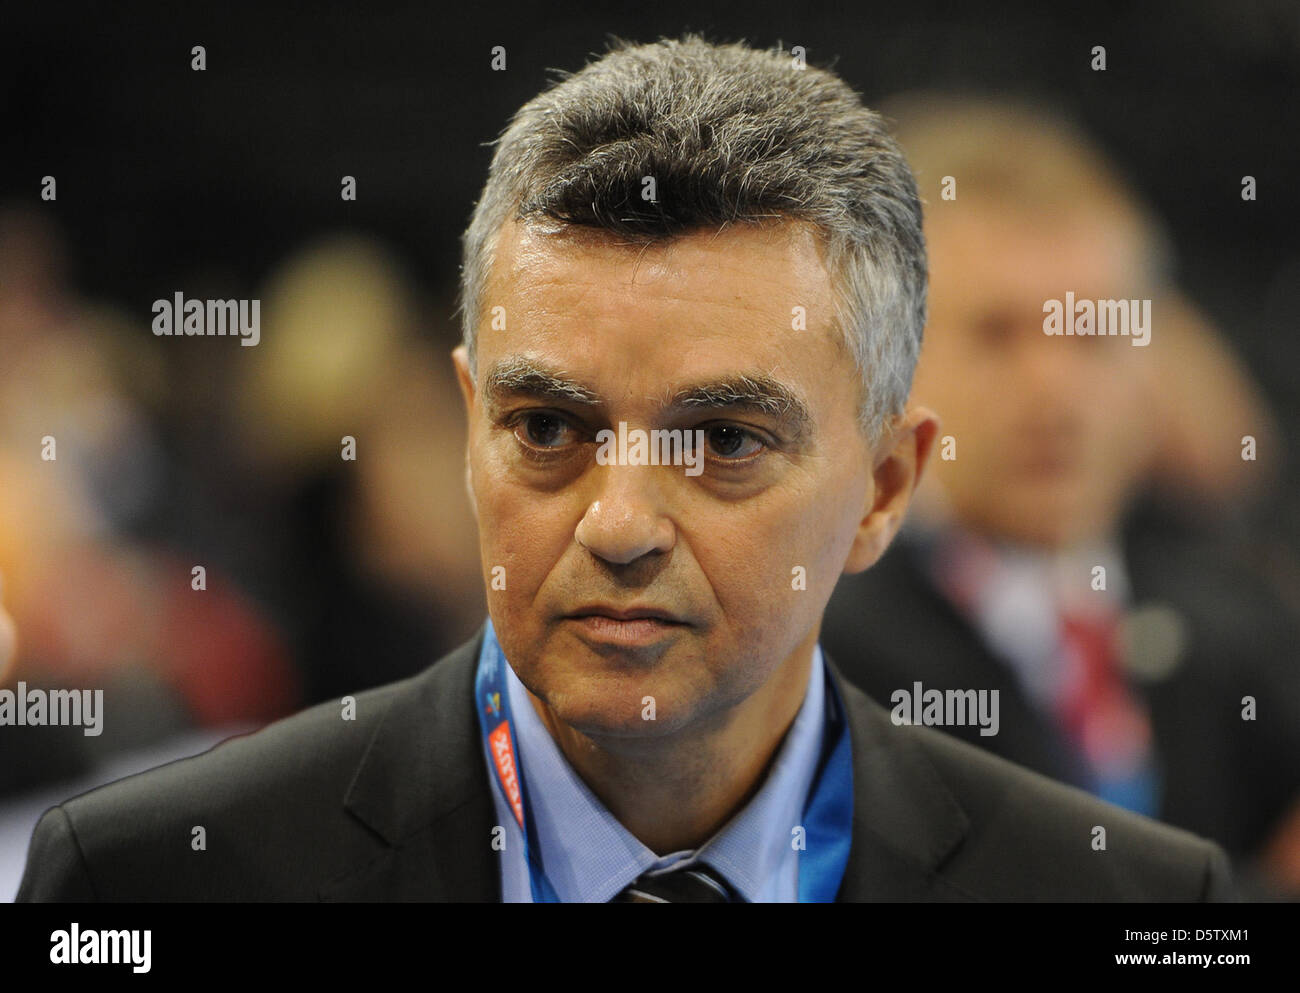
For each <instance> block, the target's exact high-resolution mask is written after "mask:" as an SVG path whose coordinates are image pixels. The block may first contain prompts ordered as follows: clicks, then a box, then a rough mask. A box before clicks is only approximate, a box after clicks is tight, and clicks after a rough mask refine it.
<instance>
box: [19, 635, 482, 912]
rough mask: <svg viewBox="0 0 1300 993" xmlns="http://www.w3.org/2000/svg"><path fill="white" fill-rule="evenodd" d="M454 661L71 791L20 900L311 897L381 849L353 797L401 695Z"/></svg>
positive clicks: (422, 690) (415, 693) (37, 839)
mask: <svg viewBox="0 0 1300 993" xmlns="http://www.w3.org/2000/svg"><path fill="white" fill-rule="evenodd" d="M458 654H459V653H458ZM446 661H448V660H444V661H440V662H438V663H435V664H434V665H433V666H431V667H430V668H429V669H426V670H425V671H424V672H422V673H420V674H419V675H416V676H414V677H411V678H409V679H405V680H402V681H401V682H397V683H391V684H389V685H386V686H382V687H378V688H375V689H371V690H366V691H364V692H361V693H357V694H355V695H354V696H353V697H352V701H353V703H352V706H351V707H349V708H347V711H348V712H346V713H345V706H344V702H343V700H335V701H329V702H326V703H321V704H318V705H316V706H314V707H311V708H309V709H307V710H304V711H301V712H299V713H297V714H294V715H291V716H289V717H287V718H284V719H282V720H280V721H277V722H275V723H274V724H271V725H268V726H267V727H265V728H262V729H261V730H258V731H256V732H253V733H251V734H246V735H240V736H237V737H234V738H230V739H227V740H226V741H223V742H221V743H220V744H218V745H216V746H215V747H213V748H212V749H210V750H209V751H207V752H204V753H202V754H201V755H196V756H193V757H190V758H184V759H179V760H176V761H174V762H169V763H167V764H166V765H162V766H159V767H157V768H155V769H151V770H148V771H146V772H142V773H138V774H136V775H133V776H129V777H127V778H125V779H121V780H118V781H116V782H113V783H109V784H107V785H105V786H101V787H99V788H97V789H94V790H91V791H89V792H87V793H83V794H81V795H80V796H76V797H73V798H72V799H70V800H66V801H64V802H63V803H61V804H59V805H58V806H56V807H54V808H52V809H50V810H49V811H47V812H46V813H45V815H44V816H43V817H42V818H41V820H40V822H39V823H38V824H37V826H36V830H35V832H34V834H33V836H32V842H31V847H30V849H29V851H28V857H27V865H26V871H25V873H24V876H23V882H22V885H21V887H20V889H19V893H18V900H19V901H43V900H53V901H68V900H113V901H129V900H199V901H207V900H314V899H316V898H317V894H318V890H319V887H320V886H321V885H322V884H323V883H325V882H327V881H328V880H330V879H332V878H333V877H335V876H337V875H339V874H340V873H343V872H346V871H348V870H349V869H350V868H353V867H354V866H355V865H356V864H357V863H358V862H359V861H364V860H366V859H368V858H373V857H374V856H375V854H376V852H377V851H379V850H380V847H381V844H382V842H381V841H380V839H378V838H377V837H376V836H375V834H374V833H373V832H372V831H371V830H370V829H369V828H367V827H366V826H365V825H364V824H363V823H362V822H361V821H360V820H358V819H357V818H355V817H353V816H352V815H351V814H350V813H349V812H348V810H347V809H346V808H345V806H344V798H345V796H346V794H347V791H348V788H349V785H350V784H351V781H352V778H353V776H354V775H355V774H356V771H357V769H358V767H359V766H360V765H361V764H362V762H363V760H364V758H365V756H366V753H367V750H368V748H369V747H370V746H371V743H372V741H373V740H374V739H375V737H376V734H377V732H378V730H379V729H380V727H381V725H382V724H383V722H384V719H385V717H386V715H388V713H389V712H390V710H392V709H393V707H394V704H397V703H401V702H403V701H408V702H410V701H412V700H413V699H415V698H420V697H422V696H424V695H427V694H429V693H430V692H433V691H435V690H436V686H435V684H436V683H438V682H443V681H445V680H438V679H436V678H435V676H437V675H439V674H438V668H439V666H442V665H444V664H445V662H446Z"/></svg>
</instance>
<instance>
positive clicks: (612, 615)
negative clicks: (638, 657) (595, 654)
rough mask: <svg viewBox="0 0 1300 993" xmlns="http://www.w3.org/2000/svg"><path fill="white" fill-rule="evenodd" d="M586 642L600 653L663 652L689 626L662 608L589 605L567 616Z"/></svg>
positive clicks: (566, 618)
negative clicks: (664, 647)
mask: <svg viewBox="0 0 1300 993" xmlns="http://www.w3.org/2000/svg"><path fill="white" fill-rule="evenodd" d="M564 616H565V620H567V621H568V622H569V623H570V624H572V625H573V626H574V631H575V632H576V633H577V634H578V637H580V638H581V639H582V640H583V641H584V642H586V643H587V644H588V645H589V646H591V647H592V648H593V649H595V650H597V651H600V652H602V653H603V652H611V651H614V652H624V651H629V650H637V651H661V650H662V647H663V646H665V645H667V644H668V643H670V642H671V641H673V640H675V639H677V638H678V637H680V635H681V632H682V630H683V629H684V628H686V627H687V623H686V622H685V621H683V620H681V619H680V618H679V617H678V616H677V615H676V614H674V613H672V611H669V610H664V609H662V608H660V607H646V606H640V607H613V606H610V605H609V604H588V605H587V606H584V607H579V608H578V609H577V610H575V611H573V612H571V613H568V614H565V615H564Z"/></svg>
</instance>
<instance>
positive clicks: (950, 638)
mask: <svg viewBox="0 0 1300 993" xmlns="http://www.w3.org/2000/svg"><path fill="white" fill-rule="evenodd" d="M1139 523H1140V526H1137V527H1134V528H1132V529H1130V531H1129V532H1128V534H1127V535H1126V538H1125V543H1124V554H1125V558H1126V566H1127V569H1128V572H1129V578H1130V583H1131V586H1132V592H1133V596H1134V600H1135V603H1136V604H1137V605H1159V606H1160V608H1161V609H1162V610H1163V611H1165V612H1166V614H1167V615H1172V616H1176V617H1177V618H1179V619H1180V623H1181V624H1182V625H1183V628H1184V630H1183V634H1184V639H1183V642H1182V648H1181V651H1180V652H1179V653H1178V654H1177V657H1176V660H1175V663H1174V664H1173V665H1172V667H1171V668H1168V669H1166V670H1165V671H1164V672H1162V673H1159V674H1158V675H1154V676H1149V677H1147V678H1142V677H1141V676H1135V677H1134V679H1133V687H1134V690H1135V692H1136V693H1137V695H1138V696H1139V697H1140V698H1141V699H1142V700H1143V701H1144V702H1145V703H1146V706H1147V708H1148V710H1149V712H1150V716H1151V723H1152V730H1153V737H1154V747H1155V751H1156V760H1157V763H1158V764H1159V766H1160V771H1161V774H1162V777H1163V781H1164V788H1163V793H1162V796H1161V803H1160V808H1159V810H1158V813H1157V816H1158V817H1159V818H1160V819H1161V820H1162V821H1165V822H1166V823H1169V824H1173V825H1176V826H1178V827H1181V828H1184V829H1185V830H1188V831H1192V832H1194V833H1196V834H1199V835H1201V836H1203V837H1207V838H1211V839H1213V840H1214V841H1216V842H1217V843H1219V844H1220V845H1222V846H1224V848H1226V849H1227V851H1228V852H1229V853H1230V854H1232V855H1235V856H1240V857H1243V858H1245V857H1247V856H1249V855H1251V854H1253V853H1255V852H1257V851H1258V850H1259V848H1260V846H1261V845H1262V844H1263V843H1264V842H1265V840H1266V839H1267V838H1268V837H1269V835H1270V834H1271V832H1272V831H1273V830H1274V829H1275V828H1276V827H1277V824H1278V823H1279V821H1280V820H1281V818H1282V817H1284V816H1285V814H1286V811H1287V810H1288V809H1289V808H1290V806H1291V805H1292V804H1294V803H1295V802H1296V801H1297V800H1298V799H1300V668H1297V667H1296V665H1295V662H1294V658H1295V646H1296V644H1297V641H1298V640H1300V634H1298V633H1297V631H1296V629H1295V626H1294V625H1293V624H1292V622H1291V620H1290V618H1289V616H1288V614H1287V612H1286V611H1285V610H1284V609H1283V608H1282V607H1281V606H1280V605H1279V604H1278V602H1277V600H1276V597H1274V596H1271V595H1270V592H1269V590H1268V589H1267V587H1266V585H1265V584H1264V583H1263V582H1262V581H1261V580H1260V578H1259V577H1258V576H1252V575H1251V573H1250V571H1249V570H1248V569H1246V568H1244V567H1242V566H1240V565H1236V564H1234V563H1233V562H1232V560H1231V559H1230V557H1229V556H1227V555H1225V554H1224V553H1223V552H1222V551H1221V550H1219V549H1217V548H1216V547H1215V546H1212V545H1209V544H1208V543H1204V542H1202V543H1197V542H1195V541H1194V540H1192V539H1191V538H1190V537H1188V536H1186V535H1183V534H1176V533H1172V532H1162V531H1160V530H1159V529H1158V528H1156V527H1154V526H1149V525H1148V524H1147V522H1146V521H1142V522H1139ZM821 643H822V647H823V649H824V650H825V651H826V652H827V653H828V654H830V655H832V656H833V657H834V658H835V660H836V661H837V663H838V664H839V666H840V668H841V671H842V673H843V674H844V676H845V677H846V678H847V679H848V680H849V681H850V682H852V683H854V684H856V685H857V686H859V687H861V688H862V689H864V690H866V691H867V694H868V695H869V696H871V697H872V698H873V699H875V700H876V701H878V702H880V703H881V704H884V705H886V706H887V705H888V703H889V699H890V695H891V694H892V693H893V692H894V691H895V690H898V689H900V688H908V689H910V688H911V687H912V684H913V682H914V681H920V682H921V684H922V685H923V686H924V687H925V688H926V689H938V690H946V689H963V688H972V689H990V690H993V689H996V690H998V691H999V719H1000V727H999V730H998V733H997V734H996V735H991V736H987V737H984V736H981V735H980V734H979V728H978V727H975V726H973V725H971V726H957V727H945V728H944V729H943V730H944V732H945V733H948V734H951V735H953V736H955V737H957V738H960V739H962V740H964V741H967V742H969V743H971V744H973V745H977V746H979V747H980V748H983V749H987V750H988V751H990V752H992V753H993V754H995V755H999V756H1001V757H1002V758H1005V759H1008V760H1009V761H1011V762H1015V763H1016V764H1017V765H1023V766H1025V767H1026V768H1029V769H1033V770H1034V771H1035V772H1040V773H1042V774H1043V775H1045V776H1049V777H1051V778H1052V779H1057V780H1060V781H1062V782H1067V783H1076V784H1083V783H1086V776H1085V775H1084V773H1083V771H1082V770H1081V769H1080V768H1079V765H1078V761H1077V759H1076V758H1075V756H1074V755H1073V752H1072V750H1071V749H1070V748H1069V746H1068V745H1067V744H1066V741H1065V739H1064V737H1063V736H1062V733H1061V732H1060V731H1059V730H1058V729H1057V727H1056V726H1055V725H1054V723H1053V722H1052V720H1051V719H1050V717H1048V716H1046V715H1043V714H1041V713H1040V712H1039V711H1038V709H1037V708H1036V707H1035V706H1034V704H1033V703H1032V701H1031V700H1030V699H1029V697H1028V696H1027V695H1026V694H1025V692H1024V690H1023V688H1022V687H1021V684H1020V682H1019V680H1018V678H1017V677H1016V675H1015V673H1014V672H1013V670H1012V669H1011V667H1010V665H1008V664H1007V663H1005V662H1003V661H1002V660H1001V659H1000V658H999V657H998V656H996V655H995V654H994V653H993V651H992V650H991V649H990V648H989V647H988V646H987V645H986V644H985V642H984V640H983V638H982V636H981V635H980V633H979V632H978V631H977V630H976V629H975V627H974V626H972V624H971V623H970V622H969V621H968V620H967V619H966V618H965V617H964V616H963V615H962V614H961V613H959V612H958V610H957V609H956V608H955V607H954V606H953V605H952V604H951V603H950V602H949V601H948V599H947V598H946V597H945V596H944V595H943V594H942V593H940V592H939V590H938V589H937V588H936V587H935V585H934V583H933V582H932V580H931V578H930V576H929V574H928V572H927V571H926V570H925V569H924V568H923V567H922V565H921V551H920V549H919V548H918V547H917V546H916V544H915V543H913V542H909V541H906V540H903V541H897V542H895V543H894V546H893V547H892V548H890V549H889V551H888V552H887V553H886V554H885V556H884V558H882V559H881V561H880V562H878V563H877V564H876V565H875V566H873V567H872V568H871V569H869V570H867V571H866V572H863V573H860V574H858V575H854V576H845V577H842V578H841V579H840V582H839V585H838V586H837V587H836V588H835V593H834V595H833V596H832V597H831V601H830V604H829V605H828V607H827V609H826V615H825V618H824V620H823V624H822V631H821ZM1138 650H1139V651H1140V648H1139V649H1138ZM1246 696H1251V697H1254V698H1255V699H1256V701H1257V702H1258V713H1257V716H1256V719H1255V720H1250V721H1247V720H1242V702H1241V701H1242V698H1243V697H1246Z"/></svg>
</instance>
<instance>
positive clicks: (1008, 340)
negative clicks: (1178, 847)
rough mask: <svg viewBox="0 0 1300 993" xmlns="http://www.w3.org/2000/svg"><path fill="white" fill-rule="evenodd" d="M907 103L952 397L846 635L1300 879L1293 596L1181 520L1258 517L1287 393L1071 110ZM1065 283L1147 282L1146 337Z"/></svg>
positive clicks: (882, 697) (974, 734)
mask: <svg viewBox="0 0 1300 993" xmlns="http://www.w3.org/2000/svg"><path fill="white" fill-rule="evenodd" d="M886 112H887V113H888V114H890V116H893V117H895V118H896V119H897V120H898V123H899V132H898V133H899V140H900V143H901V144H902V146H903V147H904V150H905V152H906V154H907V155H908V156H909V159H910V160H911V161H912V163H913V165H914V168H915V169H916V172H917V177H918V183H919V184H920V186H921V189H922V191H923V196H925V198H926V200H927V202H928V209H927V211H926V224H925V231H926V238H927V241H928V244H929V247H930V252H931V297H930V311H929V320H928V325H927V334H926V336H925V343H924V346H923V349H922V354H921V359H920V363H919V365H918V369H917V374H916V379H915V382H914V384H913V394H912V395H913V399H914V400H915V401H916V402H919V403H923V404H925V405H927V406H929V407H932V408H933V409H934V410H935V411H936V412H937V413H938V414H939V416H940V418H941V421H942V426H941V429H940V432H941V436H942V437H941V440H940V442H939V444H938V448H939V454H940V457H939V458H937V459H936V460H935V461H934V465H933V469H934V471H933V472H932V473H931V474H930V475H929V476H928V477H927V479H926V480H925V482H924V483H923V484H922V487H921V489H920V491H919V492H918V504H917V509H916V513H915V515H914V517H913V518H912V520H911V521H910V522H909V525H908V527H907V528H905V530H904V532H903V533H902V534H901V535H900V538H899V541H898V542H897V543H896V545H895V547H894V548H893V549H891V550H890V552H889V553H888V554H887V555H886V556H885V557H884V559H883V560H882V561H881V563H880V564H879V565H877V566H876V567H875V568H873V569H871V570H868V571H867V572H864V573H862V574H859V575H855V576H846V577H844V578H843V579H842V580H841V583H840V585H839V586H838V587H837V590H836V593H835V596H834V597H833V598H832V600H831V603H830V606H829V608H828V611H827V616H826V625H825V628H824V631H823V638H824V640H825V644H826V646H827V650H828V651H829V652H830V653H831V654H832V655H833V656H834V657H835V658H837V659H839V660H841V662H842V664H843V666H844V668H845V672H846V675H847V676H848V678H850V679H852V680H854V681H856V682H858V683H859V684H860V685H862V686H863V687H864V688H866V689H867V690H868V691H869V692H870V693H871V694H872V695H874V696H875V697H876V698H877V699H878V700H879V701H880V702H882V703H884V704H885V705H886V706H889V705H890V701H891V697H892V696H893V694H894V693H895V692H896V691H898V690H904V689H905V690H908V691H909V692H910V691H911V690H912V689H913V687H914V684H915V683H916V682H920V683H921V684H922V686H923V687H924V688H925V689H927V690H929V689H936V690H939V691H946V690H958V689H967V688H977V689H995V690H997V691H998V692H999V695H1000V701H1001V704H1000V706H1001V726H1000V729H999V732H998V733H997V734H995V735H983V734H980V733H979V732H980V730H982V729H980V728H977V727H974V726H967V727H950V728H946V729H945V730H949V731H951V732H952V733H953V734H955V735H958V736H960V737H964V738H967V739H968V740H970V741H971V742H973V743H976V744H978V745H980V746H982V747H984V748H987V749H989V750H991V751H993V752H995V753H996V754H999V755H1002V756H1004V757H1006V758H1009V759H1011V760H1013V761H1015V762H1018V763H1020V764H1022V765H1025V766H1027V767H1029V768H1032V769H1034V770H1036V771H1039V772H1043V773H1045V774H1047V775H1050V776H1053V777H1055V778H1057V779H1060V780H1062V781H1065V782H1069V783H1072V784H1074V785H1078V786H1081V787H1083V788H1086V789H1088V790H1090V791H1092V792H1094V793H1096V794H1098V795H1100V796H1102V797H1103V798H1105V799H1107V800H1110V801H1112V802H1115V803H1118V804H1120V805H1121V806H1125V807H1128V808H1130V809H1133V810H1137V811H1139V812H1142V813H1147V814H1149V815H1152V816H1156V817H1159V818H1161V819H1163V820H1165V821H1167V822H1170V823H1172V824H1175V825H1177V826H1180V827H1184V828H1187V829H1189V830H1193V831H1196V832H1198V833H1201V834H1204V835H1206V836H1208V837H1211V838H1214V839H1215V840H1217V841H1219V842H1220V843H1222V844H1223V845H1224V846H1225V847H1226V848H1227V849H1228V850H1229V852H1230V853H1231V854H1233V855H1234V856H1236V858H1237V859H1238V860H1239V861H1240V862H1241V863H1242V868H1243V869H1244V870H1246V873H1247V875H1246V879H1247V882H1246V887H1247V889H1248V890H1250V891H1252V892H1254V893H1256V894H1257V895H1275V894H1277V893H1279V892H1288V891H1289V892H1292V893H1296V892H1300V823H1298V822H1297V817H1296V814H1295V811H1296V809H1297V808H1296V800H1297V797H1300V669H1298V668H1297V666H1296V664H1295V662H1294V659H1293V656H1292V654H1291V650H1292V646H1294V644H1295V643H1296V635H1297V628H1296V625H1295V621H1294V618H1293V617H1292V616H1290V615H1289V613H1288V612H1287V610H1286V609H1284V607H1283V605H1282V603H1281V601H1280V599H1279V597H1278V596H1277V593H1276V591H1275V590H1273V589H1272V588H1271V587H1270V586H1269V584H1268V583H1267V582H1265V581H1264V580H1263V579H1262V578H1261V577H1259V576H1257V575H1254V574H1252V572H1251V570H1250V569H1249V568H1248V567H1247V566H1246V565H1244V563H1243V562H1242V561H1241V560H1239V559H1234V557H1233V555H1232V554H1231V553H1230V552H1225V550H1224V546H1225V543H1224V542H1223V541H1221V540H1217V539H1216V538H1214V537H1211V536H1207V535H1205V534H1198V533H1196V531H1195V530H1193V529H1189V528H1187V527H1186V526H1185V522H1186V520H1187V518H1188V514H1189V512H1190V513H1191V515H1192V516H1193V517H1194V516H1195V515H1196V514H1200V515H1203V516H1206V515H1207V513H1208V516H1210V517H1211V518H1233V517H1237V518H1240V517H1241V516H1242V515H1241V512H1240V510H1234V508H1240V507H1243V506H1246V505H1248V502H1249V500H1250V499H1251V498H1252V497H1253V496H1255V495H1257V494H1258V493H1260V492H1261V491H1262V490H1263V489H1264V488H1265V487H1266V484H1267V482H1268V480H1269V479H1270V478H1271V477H1272V476H1273V475H1274V473H1275V471H1276V461H1277V452H1278V449H1279V444H1278V441H1277V430H1276V428H1275V427H1274V423H1273V420H1272V417H1271V416H1270V414H1269V412H1268V410H1267V409H1266V407H1265V404H1264V401H1263V400H1262V399H1261V398H1260V396H1259V395H1258V392H1257V391H1256V390H1255V388H1254V387H1253V385H1252V383H1251V381H1250V379H1249V377H1248V375H1247V374H1246V372H1245V371H1244V370H1243V368H1242V367H1241V365H1240V364H1239V362H1238V361H1237V360H1236V359H1235V358H1234V357H1233V355H1232V353H1231V351H1230V349H1229V348H1228V347H1227V346H1226V345H1225V344H1224V342H1223V341H1222V339H1221V338H1220V336H1219V335H1218V334H1217V332H1216V331H1215V330H1214V329H1213V328H1212V326H1211V325H1210V324H1209V322H1208V321H1207V319H1206V318H1205V317H1204V316H1203V315H1202V314H1201V313H1199V311H1198V310H1197V309H1196V308H1195V307H1194V305H1193V304H1191V303H1190V302H1189V301H1188V300H1187V299H1185V298H1184V297H1183V296H1182V295H1180V294H1179V293H1178V292H1177V290H1176V288H1175V287H1174V286H1173V285H1172V283H1171V281H1170V279H1169V274H1168V258H1169V253H1168V249H1167V246H1166V244H1165V242H1164V238H1163V235H1162V233H1161V231H1160V228H1159V225H1158V224H1157V223H1156V222H1155V221H1154V219H1153V218H1152V217H1151V216H1150V214H1149V212H1148V211H1147V209H1146V208H1145V206H1144V205H1143V204H1141V203H1140V202H1139V201H1138V200H1137V199H1136V197H1135V196H1134V194H1133V193H1132V191H1131V190H1129V188H1128V187H1127V185H1126V184H1125V182H1124V181H1123V179H1122V178H1121V177H1120V176H1119V174H1118V173H1117V172H1116V170H1115V168H1114V166H1113V165H1112V164H1111V163H1109V162H1108V161H1107V160H1106V159H1105V158H1104V157H1103V156H1102V155H1101V153H1100V152H1098V151H1097V149H1096V148H1095V147H1094V146H1093V145H1092V143H1091V142H1090V141H1089V140H1088V139H1087V138H1085V137H1084V136H1083V135H1082V134H1080V133H1079V132H1078V131H1077V130H1075V129H1074V128H1073V127H1072V126H1070V125H1069V124H1067V123H1065V122H1063V121H1061V120H1060V119H1058V118H1057V117H1056V116H1055V115H1053V114H1051V113H1048V112H1045V111H1043V110H1041V109H1039V108H1037V107H1034V106H1031V105H1027V104H1020V103H1014V102H1006V101H994V100H984V99H980V98H974V97H971V98H963V97H924V96H916V97H912V98H910V99H906V100H902V101H899V102H897V103H895V105H894V106H893V107H892V108H888V109H887V111H886ZM945 187H946V190H947V193H948V195H947V196H944V195H942V194H941V191H943V190H944V189H945ZM953 193H955V196H953V195H952V194H953ZM1067 291H1068V292H1070V293H1072V294H1073V295H1074V297H1075V299H1090V300H1111V299H1118V300H1138V301H1141V300H1150V301H1151V314H1152V318H1151V327H1150V339H1149V343H1148V344H1146V345H1143V346H1135V343H1134V341H1133V340H1130V337H1129V336H1123V335H1117V336H1113V335H1106V336H1102V335H1092V336H1087V335H1084V336H1055V335H1049V334H1046V333H1044V327H1045V324H1044V321H1045V313H1046V312H1047V311H1048V301H1051V300H1058V301H1062V302H1064V298H1065V294H1066V293H1067ZM1066 319H1067V320H1068V319H1069V315H1068V314H1067V318H1066ZM1244 436H1251V437H1252V438H1253V439H1254V440H1255V444H1256V446H1257V450H1258V452H1259V453H1261V454H1260V457H1259V460H1258V461H1249V460H1245V459H1243V457H1242V453H1243V437H1244ZM945 446H946V450H945ZM1145 491H1152V492H1157V493H1163V494H1165V495H1166V498H1168V495H1169V494H1174V495H1175V498H1176V503H1177V507H1176V510H1177V512H1178V513H1177V514H1174V513H1173V512H1172V511H1173V510H1174V509H1175V508H1173V507H1172V506H1170V507H1168V508H1166V509H1161V508H1159V506H1158V505H1157V504H1155V503H1154V502H1152V501H1150V500H1144V499H1143V498H1142V496H1143V493H1144V492H1145ZM1203 530H1206V531H1208V530H1210V529H1209V528H1205V529H1203ZM1220 530H1222V529H1220ZM1252 701H1253V703H1252Z"/></svg>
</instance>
